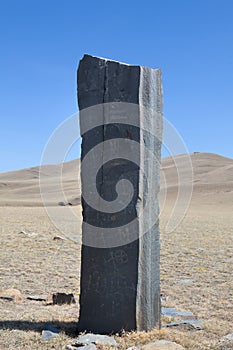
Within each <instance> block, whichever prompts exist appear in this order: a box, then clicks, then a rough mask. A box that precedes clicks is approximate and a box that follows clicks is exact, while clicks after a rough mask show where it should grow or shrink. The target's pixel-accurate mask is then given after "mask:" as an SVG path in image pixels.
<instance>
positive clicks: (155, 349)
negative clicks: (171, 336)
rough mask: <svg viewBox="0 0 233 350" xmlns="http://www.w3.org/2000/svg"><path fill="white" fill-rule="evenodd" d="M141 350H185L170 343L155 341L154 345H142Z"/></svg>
mask: <svg viewBox="0 0 233 350" xmlns="http://www.w3.org/2000/svg"><path fill="white" fill-rule="evenodd" d="M141 350H185V348H183V346H181V345H179V344H177V343H174V342H171V341H167V340H157V341H156V342H154V343H150V344H147V345H144V346H143V347H142V348H141Z"/></svg>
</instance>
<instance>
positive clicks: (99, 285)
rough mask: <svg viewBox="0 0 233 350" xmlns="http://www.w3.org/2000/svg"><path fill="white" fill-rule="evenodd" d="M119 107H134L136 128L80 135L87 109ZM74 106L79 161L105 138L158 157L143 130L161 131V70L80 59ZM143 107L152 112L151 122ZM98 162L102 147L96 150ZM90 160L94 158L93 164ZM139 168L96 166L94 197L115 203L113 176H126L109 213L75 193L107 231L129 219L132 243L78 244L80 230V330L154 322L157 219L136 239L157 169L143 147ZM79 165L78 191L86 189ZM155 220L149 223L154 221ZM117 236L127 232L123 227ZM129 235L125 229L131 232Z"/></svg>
mask: <svg viewBox="0 0 233 350" xmlns="http://www.w3.org/2000/svg"><path fill="white" fill-rule="evenodd" d="M114 102H123V103H129V104H135V105H136V106H138V108H137V113H136V114H135V120H136V123H135V124H136V125H140V127H137V126H135V125H132V123H130V122H129V123H128V124H127V123H124V124H123V123H121V124H120V123H109V124H105V125H104V126H103V125H100V126H97V127H93V129H91V130H89V131H88V132H84V128H83V123H84V120H83V118H85V114H84V113H82V111H83V110H85V109H86V108H88V107H92V106H95V105H98V104H105V106H106V104H110V103H114ZM78 103H79V109H80V126H81V135H82V155H81V158H82V160H83V159H84V157H85V156H86V155H87V154H88V152H89V151H90V150H92V149H93V148H94V147H96V146H97V145H99V144H101V143H103V142H104V141H106V140H112V139H116V138H118V139H130V140H132V141H135V142H137V143H138V144H139V145H141V146H146V147H148V148H149V149H150V150H151V152H153V153H154V154H155V157H156V158H157V159H158V160H160V150H161V142H160V140H158V139H156V138H154V137H153V136H151V135H150V134H149V133H148V132H145V131H144V130H143V129H148V128H149V129H150V130H151V132H152V133H154V132H157V133H158V132H159V134H160V135H161V133H162V116H161V109H162V96H161V80H160V70H158V69H149V68H144V67H140V66H129V65H126V64H122V63H119V62H115V61H109V60H105V59H101V58H97V57H92V56H88V55H85V56H84V57H83V59H82V60H81V61H80V64H79V68H78ZM150 109H152V110H153V111H156V112H157V113H158V117H156V118H155V117H154V115H152V113H151V112H150ZM108 113H109V109H108V108H106V110H105V108H103V121H106V120H108V118H109V115H108ZM101 152H102V156H103V159H104V158H105V152H106V148H104V147H103V148H102V150H101ZM94 161H95V159H93V162H94ZM138 162H139V164H140V166H138V165H135V164H133V163H132V162H127V161H125V159H116V160H115V161H111V162H108V163H106V164H104V166H102V168H101V169H100V171H99V173H98V174H99V175H98V174H97V175H98V176H97V177H96V186H97V188H98V191H99V193H100V196H101V197H102V198H103V199H105V200H106V201H109V202H111V201H113V200H114V193H115V190H114V188H115V186H116V183H117V182H118V180H119V179H122V178H124V179H127V180H129V181H130V182H131V184H132V185H133V189H134V193H133V197H132V200H131V202H130V203H129V205H128V207H127V209H126V210H121V211H118V212H117V213H115V214H114V215H112V213H105V212H103V211H98V210H95V209H93V208H92V207H91V206H90V205H89V204H88V203H87V202H86V201H85V199H84V195H83V196H82V206H83V221H84V223H88V224H89V225H92V226H94V227H98V228H99V227H103V228H112V227H117V226H118V227H119V226H123V225H126V224H128V223H129V222H131V221H132V220H134V219H136V221H137V227H136V229H135V232H132V234H134V235H135V237H136V238H135V240H133V241H131V242H129V243H127V244H124V245H122V246H115V247H114V246H113V247H103V248H99V247H95V246H89V245H87V244H85V239H86V236H87V235H88V232H87V229H86V226H85V225H83V232H82V237H83V238H82V240H83V244H82V261H81V296H80V317H79V330H80V331H84V330H86V331H90V332H95V333H111V332H119V331H121V330H122V329H125V330H133V329H138V330H150V329H152V328H154V327H155V326H159V325H160V287H159V280H160V278H159V229H158V222H156V223H155V224H154V225H153V226H152V228H150V229H149V230H148V231H147V232H146V233H145V234H144V235H143V236H142V237H140V235H142V233H143V228H144V224H145V223H150V222H152V221H154V219H155V218H156V219H157V217H158V199H157V195H158V191H159V164H156V165H155V164H154V163H153V161H152V159H150V157H145V154H144V152H143V150H142V149H140V153H139V155H138ZM141 165H143V167H144V170H145V171H146V173H147V177H148V178H147V180H153V186H151V187H150V188H149V189H148V188H146V181H145V179H144V175H143V173H142V171H141ZM86 177H87V174H85V170H84V169H83V166H82V165H81V181H82V192H83V193H86V192H87V191H88V189H89V184H88V183H87V181H86ZM145 202H147V203H149V207H150V209H149V210H148V212H146V213H145V214H144V215H143V217H142V216H141V217H140V219H139V212H140V208H141V206H142V205H143V204H144V203H145ZM155 221H156V220H155ZM122 231H123V232H122V235H124V234H128V232H126V230H125V231H124V230H123V229H122ZM130 234H131V232H130Z"/></svg>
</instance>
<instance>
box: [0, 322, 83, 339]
mask: <svg viewBox="0 0 233 350" xmlns="http://www.w3.org/2000/svg"><path fill="white" fill-rule="evenodd" d="M48 324H49V325H51V326H53V327H56V328H57V329H59V330H60V331H61V332H64V333H65V334H66V335H68V336H70V337H75V336H77V334H78V322H60V321H51V322H32V321H18V320H17V321H15V320H9V321H7V320H6V321H0V329H8V330H21V331H34V332H42V331H43V330H44V329H46V327H47V326H48Z"/></svg>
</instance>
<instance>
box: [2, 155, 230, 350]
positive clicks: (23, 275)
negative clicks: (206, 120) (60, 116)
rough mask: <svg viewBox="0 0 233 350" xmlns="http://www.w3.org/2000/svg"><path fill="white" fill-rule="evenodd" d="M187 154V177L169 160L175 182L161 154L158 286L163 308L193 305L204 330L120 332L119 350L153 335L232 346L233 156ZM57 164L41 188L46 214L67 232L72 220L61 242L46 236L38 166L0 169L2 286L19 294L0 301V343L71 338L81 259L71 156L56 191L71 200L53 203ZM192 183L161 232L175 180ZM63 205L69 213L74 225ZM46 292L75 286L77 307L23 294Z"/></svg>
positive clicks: (59, 343)
mask: <svg viewBox="0 0 233 350" xmlns="http://www.w3.org/2000/svg"><path fill="white" fill-rule="evenodd" d="M190 158H191V163H192V169H193V172H194V176H193V178H192V177H190V172H189V169H188V164H189V163H188V162H187V159H185V158H184V157H183V156H177V157H176V161H177V164H178V165H179V167H180V171H179V175H180V179H179V181H178V176H177V171H176V166H175V164H174V161H173V160H172V159H171V158H166V159H163V160H162V173H163V174H162V176H161V189H162V191H161V196H160V203H162V200H161V198H165V197H164V196H163V194H164V193H165V192H166V190H167V194H166V201H165V205H164V207H163V205H162V204H161V206H160V207H161V218H160V223H161V292H162V295H163V299H164V300H165V303H164V306H167V307H175V308H177V309H178V310H181V311H192V312H193V313H194V315H196V316H197V317H199V318H201V319H202V320H203V325H204V328H203V330H199V331H197V330H194V329H191V328H189V327H187V326H182V327H181V326H179V327H170V328H162V329H161V330H160V331H157V330H154V331H152V332H150V333H142V332H138V333H130V334H124V335H123V336H121V337H118V338H117V341H118V342H119V344H120V346H119V349H120V350H125V349H127V347H129V346H133V345H140V344H145V343H148V342H150V341H151V340H154V339H157V338H163V339H167V340H172V341H176V342H177V343H179V344H181V345H183V346H184V347H185V348H186V349H190V350H191V349H192V350H200V349H203V350H207V349H209V350H210V349H212V350H227V349H229V350H230V349H233V344H232V343H228V344H227V343H222V342H220V341H219V340H220V339H221V338H222V337H223V336H225V335H226V334H228V333H232V332H233V217H232V213H233V160H232V159H229V158H224V157H221V156H218V155H214V154H209V153H197V152H195V153H194V154H192V155H190ZM60 170H61V166H46V167H43V169H41V172H42V175H43V176H42V179H41V184H42V185H43V191H44V193H46V194H48V197H47V201H48V202H49V204H50V205H51V207H48V208H49V210H50V215H51V214H52V215H54V214H55V218H56V220H57V221H58V222H59V223H60V224H64V226H63V227H64V229H65V227H66V226H67V225H70V226H69V227H68V232H71V230H70V227H73V232H74V233H75V234H74V235H71V236H70V235H69V237H66V238H67V239H66V240H54V239H53V238H54V236H56V235H61V232H60V231H59V230H57V229H56V228H55V226H54V225H53V223H52V222H51V221H50V219H49V217H48V215H47V213H46V210H45V209H44V208H43V206H42V203H41V197H40V190H39V173H40V172H39V168H38V167H34V168H30V169H23V170H20V171H15V172H11V173H0V225H1V226H0V270H1V273H0V292H1V291H2V290H5V289H8V288H14V289H18V290H19V291H21V292H22V294H23V295H24V298H23V300H22V301H18V302H13V301H7V300H1V299H0V349H1V350H5V349H9V350H15V349H17V350H29V349H30V350H31V349H33V350H41V349H43V350H46V349H48V350H50V349H56V350H60V349H61V350H62V349H65V346H66V345H67V344H70V343H72V341H73V340H74V339H76V337H77V331H76V326H77V319H78V314H79V307H78V298H79V271H80V259H81V256H80V240H81V207H80V205H77V204H78V203H80V181H79V160H75V161H72V162H69V163H65V164H64V166H62V175H63V179H62V181H63V188H64V193H65V194H66V197H67V198H68V200H67V203H71V204H73V206H67V205H66V206H59V205H58V203H61V202H62V201H63V198H64V193H63V192H59V191H58V189H59V186H60V174H61V172H60ZM190 181H191V182H190ZM190 183H192V184H193V185H194V188H193V189H194V191H193V195H192V200H191V204H190V206H189V209H188V212H187V213H186V216H185V217H184V219H183V220H182V222H181V223H180V225H179V226H178V227H177V228H176V230H175V231H173V232H172V233H169V234H168V233H166V231H165V226H166V224H167V222H168V220H169V218H170V217H171V213H172V208H173V207H174V204H175V202H176V196H177V193H178V188H179V187H178V184H180V185H181V189H183V190H184V191H183V194H185V193H186V191H187V188H188V187H187V185H188V184H190ZM181 192H182V191H181ZM186 199H187V198H186ZM63 204H66V203H63ZM53 210H54V212H53ZM67 210H69V211H72V212H73V213H74V214H75V215H76V217H75V220H74V222H72V220H70V217H68V216H67ZM178 215H179V212H178ZM72 225H73V226H72ZM22 231H24V232H25V233H26V234H24V233H20V232H22ZM28 233H29V234H28ZM70 238H72V239H70ZM184 280H190V281H189V282H190V283H189V284H187V283H184ZM186 282H187V281H186ZM54 292H66V293H70V292H72V293H74V295H75V297H76V299H77V304H73V305H70V306H69V305H67V306H57V305H46V303H45V302H43V301H30V300H28V299H27V298H26V297H27V296H32V295H39V296H44V295H45V296H46V295H49V294H51V293H54ZM171 321H175V319H172V318H168V317H166V318H165V317H163V318H162V324H163V325H164V324H165V323H167V322H171ZM47 323H52V324H53V325H54V326H56V327H57V328H59V329H61V330H62V332H61V334H60V335H59V336H58V337H57V338H55V339H53V340H47V341H46V340H43V339H42V337H41V331H42V330H43V328H44V326H45V325H46V324H47Z"/></svg>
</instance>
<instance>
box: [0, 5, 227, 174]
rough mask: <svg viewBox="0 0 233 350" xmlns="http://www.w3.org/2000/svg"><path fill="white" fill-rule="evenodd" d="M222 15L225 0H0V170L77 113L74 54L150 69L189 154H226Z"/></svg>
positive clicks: (28, 156)
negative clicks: (157, 75)
mask: <svg viewBox="0 0 233 350" xmlns="http://www.w3.org/2000/svg"><path fill="white" fill-rule="evenodd" d="M232 18H233V1H232V0H160V1H157V0H153V1H147V0H144V1H142V2H139V1H127V0H125V1H121V0H119V1H117V2H113V1H109V0H108V1H105V0H104V1H94V0H93V1H91V0H89V1H78V0H67V1H64V0H60V1H57V0H49V1H48V0H47V1H45V0H33V1H32V0H21V1H18V0H8V1H6V0H5V1H4V0H2V1H0V45H1V54H0V96H1V103H0V118H1V129H0V146H1V147H0V152H1V154H0V156H1V163H0V171H8V170H14V169H20V168H25V167H30V166H35V165H38V164H39V163H40V159H41V155H42V151H43V149H44V146H45V144H46V142H47V141H48V139H49V137H50V135H51V133H52V132H53V130H54V129H55V128H56V127H57V126H58V125H59V124H60V123H61V122H62V121H64V120H65V119H66V118H67V117H69V116H70V115H72V114H74V113H75V112H76V111H77V98H76V70H77V66H78V61H79V59H80V58H81V57H82V56H83V54H84V53H89V54H92V55H97V56H101V57H108V58H111V59H115V60H119V61H123V62H127V63H130V64H137V65H144V66H149V67H154V68H157V67H160V68H161V69H162V71H163V89H164V116H165V117H166V118H167V119H168V120H169V121H171V122H172V123H173V124H174V126H175V127H176V128H177V130H178V131H179V133H180V134H181V136H182V137H183V139H184V141H185V143H186V145H187V148H188V150H189V152H190V153H191V152H194V151H201V152H212V153H218V154H221V155H224V156H227V157H231V158H233V147H232V132H233V21H232ZM76 152H77V153H78V150H77V149H76V150H75V151H74V150H73V152H71V153H72V154H71V155H70V157H71V158H72V157H73V158H74V157H75V155H76Z"/></svg>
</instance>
